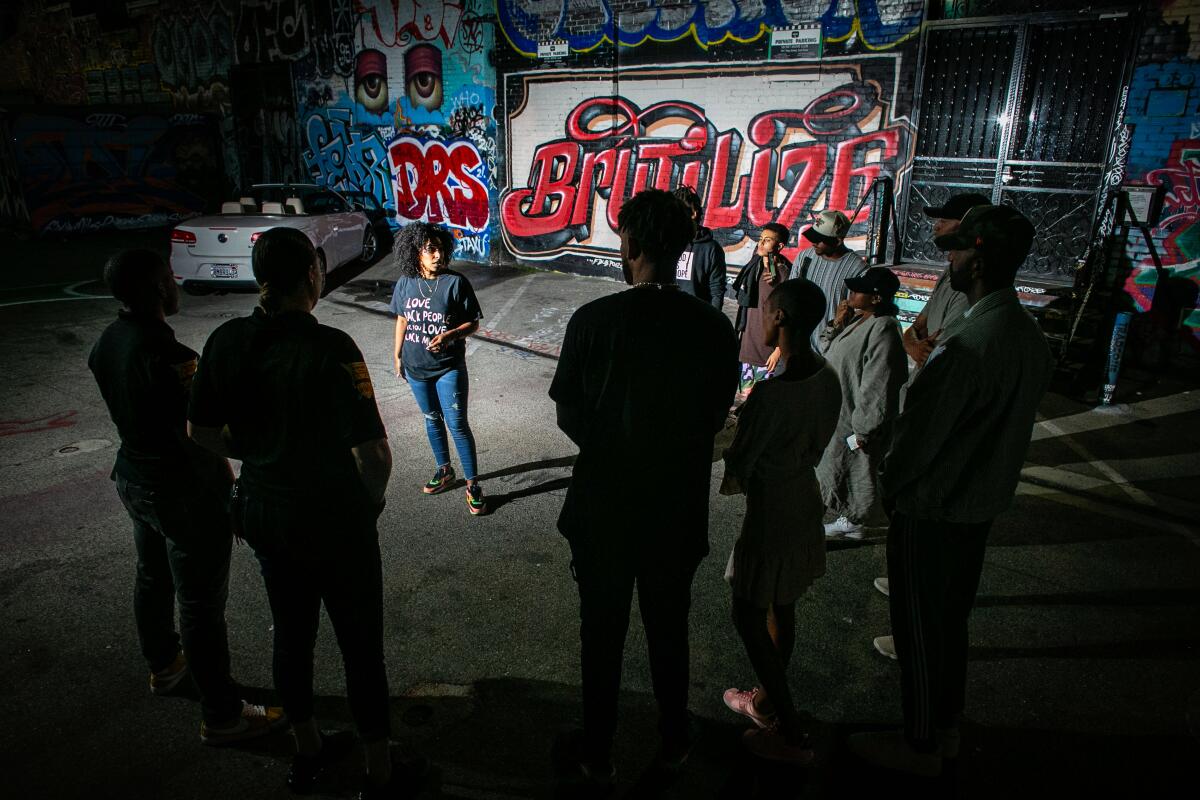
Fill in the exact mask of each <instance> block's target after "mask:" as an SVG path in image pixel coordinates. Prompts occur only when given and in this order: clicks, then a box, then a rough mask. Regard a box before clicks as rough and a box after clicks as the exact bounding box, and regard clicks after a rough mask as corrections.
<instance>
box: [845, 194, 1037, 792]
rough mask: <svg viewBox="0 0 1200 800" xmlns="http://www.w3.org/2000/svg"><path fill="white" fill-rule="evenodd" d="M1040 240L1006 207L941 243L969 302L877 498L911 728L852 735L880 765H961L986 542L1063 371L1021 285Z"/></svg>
mask: <svg viewBox="0 0 1200 800" xmlns="http://www.w3.org/2000/svg"><path fill="white" fill-rule="evenodd" d="M1034 235H1035V231H1034V227H1033V225H1032V224H1031V223H1030V222H1029V220H1028V219H1026V218H1025V217H1024V216H1023V215H1022V214H1021V213H1020V212H1019V211H1017V210H1016V209H1014V208H1012V207H1009V206H977V207H975V208H972V209H971V210H970V211H968V212H967V214H966V216H964V217H963V219H962V223H961V225H960V226H959V229H958V230H957V231H956V232H954V233H950V234H946V235H944V236H939V237H937V239H936V240H935V241H936V243H937V245H938V247H940V248H941V249H943V250H946V251H948V254H947V255H948V257H949V260H950V266H949V271H950V281H951V286H952V287H953V288H954V289H955V290H957V291H960V292H963V293H964V294H965V295H966V296H967V302H968V304H969V306H970V307H969V308H968V310H967V312H966V313H965V314H963V315H962V316H961V317H959V318H958V319H956V320H954V321H953V322H952V323H950V324H949V325H947V327H946V329H945V330H944V331H943V333H942V336H941V338H940V339H939V342H938V345H937V347H935V348H934V349H933V350H932V351H931V352H930V354H929V358H928V359H926V361H925V366H924V367H922V368H921V370H920V372H918V373H917V374H916V377H915V378H914V379H913V381H912V383H911V384H910V385H909V387H908V393H907V395H906V397H905V401H904V409H903V410H902V411H901V413H900V416H898V417H897V418H896V422H895V425H894V427H893V435H892V447H891V450H889V451H888V454H887V456H886V457H885V458H884V463H883V471H882V475H881V479H880V487H881V491H882V494H883V503H884V507H885V508H888V509H891V510H892V514H891V518H892V521H891V527H890V528H889V529H888V542H887V560H888V577H889V579H890V583H891V592H890V594H889V602H890V605H891V618H892V628H893V631H894V636H895V644H896V654H897V656H898V659H899V662H900V693H901V704H902V707H903V710H904V728H903V730H899V731H878V732H877V731H872V732H869V733H856V734H853V735H852V736H851V737H850V738H849V745H850V749H851V750H852V751H853V752H854V753H856V754H857V755H858V756H860V757H861V758H863V759H864V760H865V761H867V762H869V763H871V764H874V765H875V766H881V767H888V768H891V769H897V770H901V771H904V772H909V773H914V774H918V775H925V776H936V775H939V774H941V771H942V766H943V765H942V761H943V759H944V758H947V757H953V756H955V755H957V751H958V742H959V727H958V726H959V717H960V716H961V714H962V710H963V708H964V705H965V694H966V682H967V642H968V637H967V621H968V619H969V617H970V614H971V607H972V605H973V604H974V602H975V594H976V592H977V591H978V588H979V579H980V575H981V574H982V572H983V560H984V551H985V548H986V545H987V536H988V531H989V530H990V528H991V526H992V522H993V521H994V520H995V518H996V517H997V516H998V515H999V514H1000V513H1001V512H1003V511H1004V510H1005V509H1006V508H1008V507H1009V505H1010V504H1011V503H1012V499H1013V495H1014V494H1015V493H1016V489H1017V482H1018V481H1019V480H1020V475H1021V467H1022V465H1023V463H1024V461H1025V453H1026V450H1027V449H1028V447H1029V439H1030V435H1031V433H1032V431H1033V424H1034V420H1035V417H1036V414H1037V408H1038V403H1039V402H1040V401H1041V399H1042V396H1043V395H1044V394H1045V392H1046V389H1047V387H1048V386H1049V384H1050V377H1051V374H1052V372H1053V369H1054V359H1053V357H1052V356H1051V354H1050V348H1049V346H1047V344H1046V339H1045V336H1043V335H1042V332H1041V330H1040V329H1039V328H1038V325H1037V323H1036V322H1035V321H1034V320H1033V318H1032V317H1031V316H1030V315H1029V313H1028V312H1027V311H1026V310H1025V309H1023V308H1022V307H1021V304H1020V301H1019V300H1018V299H1017V293H1016V290H1015V289H1014V288H1013V283H1014V280H1015V278H1016V273H1017V270H1018V269H1019V268H1020V266H1021V264H1022V263H1023V262H1024V261H1025V257H1026V256H1027V255H1028V254H1029V250H1030V248H1031V247H1032V246H1033V238H1034Z"/></svg>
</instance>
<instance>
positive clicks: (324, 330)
mask: <svg viewBox="0 0 1200 800" xmlns="http://www.w3.org/2000/svg"><path fill="white" fill-rule="evenodd" d="M251 266H252V267H253V269H254V278H255V280H257V281H258V283H259V287H260V294H259V305H258V307H257V308H256V309H254V313H252V314H250V315H249V316H245V317H239V318H237V319H233V320H230V321H228V322H226V323H225V324H223V325H221V326H220V327H218V328H217V329H216V330H215V331H213V333H212V335H211V336H209V338H208V341H207V342H206V343H205V345H204V353H203V354H202V356H201V358H200V366H199V369H198V371H197V373H196V379H195V383H194V384H193V386H192V397H191V405H190V406H189V408H188V434H189V435H190V436H191V437H192V439H194V440H195V441H196V442H197V443H199V444H201V445H202V446H204V447H206V448H208V449H209V450H212V451H213V452H216V453H218V454H220V455H224V456H227V457H230V458H237V459H240V460H241V461H242V473H241V477H240V478H239V489H240V500H239V503H238V505H237V506H236V507H235V509H234V513H235V516H236V519H238V520H240V521H241V522H242V526H241V527H242V531H243V534H242V535H243V537H244V538H245V540H246V542H247V543H248V544H249V545H250V546H251V547H252V548H253V549H254V555H255V556H256V557H257V559H258V562H259V566H260V569H261V571H262V576H263V581H264V583H265V584H266V590H267V599H268V600H269V601H270V604H271V616H272V619H273V621H274V628H275V636H274V645H275V656H274V663H273V671H274V677H275V688H276V691H278V692H279V695H280V698H281V699H282V701H283V707H284V710H285V711H286V712H287V714H288V716H289V717H290V719H291V724H292V732H293V734H294V736H295V739H296V755H295V757H294V758H293V760H292V766H291V770H290V771H289V772H288V777H287V783H288V786H289V787H290V788H292V789H293V790H295V791H311V790H312V785H313V782H314V780H315V778H316V775H317V774H318V773H319V772H320V771H321V770H322V769H323V768H324V767H326V766H328V765H329V764H331V763H332V762H333V761H334V760H336V759H337V758H339V757H340V756H343V755H345V753H346V751H347V748H348V745H349V744H350V743H351V742H352V740H353V737H351V736H350V735H349V734H348V733H338V734H332V735H326V734H322V732H321V730H320V727H319V726H318V724H317V720H316V718H315V716H314V714H313V712H314V708H313V648H314V647H315V645H316V641H317V629H318V625H319V623H320V617H321V606H322V605H324V607H325V611H326V613H327V614H328V615H329V621H330V622H331V623H332V625H333V628H334V631H335V633H336V634H337V642H338V648H339V649H340V650H341V653H342V662H343V665H344V668H345V673H346V694H347V698H348V700H349V703H350V713H351V715H352V716H353V718H354V723H355V726H356V727H357V728H358V734H359V737H360V738H361V739H362V741H363V745H364V748H365V750H366V765H367V776H366V785H365V786H364V788H363V793H362V797H365V798H374V797H390V796H392V795H393V794H394V793H396V792H397V790H398V789H399V788H400V786H401V784H403V783H405V782H406V780H407V778H408V777H411V776H407V775H404V774H403V773H404V772H405V771H404V770H396V771H395V774H393V768H392V762H391V756H390V753H389V743H388V737H389V735H390V733H391V722H390V719H389V716H388V685H387V673H386V669H385V666H384V659H383V571H382V562H381V560H380V554H379V533H378V529H377V527H376V520H377V518H378V516H379V514H380V512H381V511H382V510H383V502H384V492H385V490H386V488H387V483H388V477H389V476H390V474H391V468H392V456H391V449H390V448H389V447H388V442H387V433H386V432H385V430H384V427H383V422H382V421H381V420H380V417H379V410H378V408H377V407H376V405H375V393H374V390H373V388H372V385H371V376H370V374H369V373H368V371H367V365H366V363H365V362H364V360H363V356H362V353H361V351H360V350H359V349H358V346H357V345H355V343H354V341H353V340H352V339H351V338H350V337H349V336H348V335H346V334H345V333H344V332H342V331H340V330H337V329H335V328H330V327H328V326H326V325H322V324H320V323H319V322H317V319H316V317H314V316H313V315H312V310H313V307H314V306H315V305H316V304H317V300H318V299H319V298H320V296H321V289H322V287H323V284H324V280H323V278H322V270H321V267H320V263H319V261H318V260H317V252H316V249H315V248H314V247H313V244H312V242H311V241H309V239H308V237H307V236H306V235H305V234H304V233H303V232H302V231H298V230H296V229H294V228H272V229H270V230H268V231H266V232H265V233H263V234H262V235H261V236H260V237H259V238H258V241H257V242H255V244H254V249H253V251H252V253H251Z"/></svg>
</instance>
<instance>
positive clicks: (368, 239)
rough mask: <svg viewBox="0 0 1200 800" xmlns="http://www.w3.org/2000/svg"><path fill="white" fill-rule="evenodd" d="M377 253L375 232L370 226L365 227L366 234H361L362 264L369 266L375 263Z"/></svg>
mask: <svg viewBox="0 0 1200 800" xmlns="http://www.w3.org/2000/svg"><path fill="white" fill-rule="evenodd" d="M378 252H379V240H378V239H376V238H375V231H374V230H373V229H372V228H371V226H370V225H368V226H367V230H366V232H364V233H363V246H362V260H363V263H364V264H370V263H372V262H373V261H375V255H376V253H378Z"/></svg>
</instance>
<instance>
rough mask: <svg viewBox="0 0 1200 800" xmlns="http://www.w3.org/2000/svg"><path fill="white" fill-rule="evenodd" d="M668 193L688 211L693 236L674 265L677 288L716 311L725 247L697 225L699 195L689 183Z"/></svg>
mask: <svg viewBox="0 0 1200 800" xmlns="http://www.w3.org/2000/svg"><path fill="white" fill-rule="evenodd" d="M671 194H673V195H675V196H676V197H677V198H679V199H680V200H682V201H683V203H684V205H686V206H687V207H688V208H689V209H690V210H691V212H692V222H693V223H694V224H695V226H696V235H695V237H694V238H693V239H692V243H691V244H689V245H688V246H687V249H686V250H684V251H683V255H681V256H680V257H679V261H678V263H676V265H675V282H676V283H677V284H679V288H680V289H682V290H683V291H685V292H687V293H688V294H690V295H694V296H696V297H698V298H700V299H701V300H703V301H704V302H706V303H708V304H709V305H711V306H712V307H713V308H715V309H717V310H718V311H720V310H721V304H722V302H724V300H725V280H726V277H725V248H723V247H721V245H719V244H717V242H716V240H715V239H713V235H712V231H711V230H709V229H708V228H706V227H704V226H703V225H701V224H700V220H702V219H703V218H704V213H703V210H702V209H701V207H700V196H699V195H698V194H696V190H695V189H693V188H692V187H691V186H680V187H679V188H677V189H676V190H675V191H674V192H672V193H671Z"/></svg>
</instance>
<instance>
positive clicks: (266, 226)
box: [178, 216, 278, 258]
mask: <svg viewBox="0 0 1200 800" xmlns="http://www.w3.org/2000/svg"><path fill="white" fill-rule="evenodd" d="M222 223H224V224H222ZM228 223H229V220H228V219H224V220H223V219H221V218H220V217H215V218H214V217H204V218H201V219H199V220H192V221H191V222H189V223H187V224H186V225H180V226H178V229H179V230H185V231H189V232H191V233H194V234H195V235H196V243H195V244H190V245H188V246H187V252H188V254H189V255H191V256H195V257H196V258H220V257H221V256H234V257H236V256H248V255H250V248H251V247H252V243H251V241H250V237H251V236H252V235H253V234H255V233H261V232H262V231H266V230H270V229H271V228H273V227H275V226H276V225H277V224H278V223H277V222H276V221H275V219H274V218H273V217H263V216H244V217H238V218H237V223H238V224H237V226H236V227H234V226H231V225H229V224H228Z"/></svg>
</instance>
